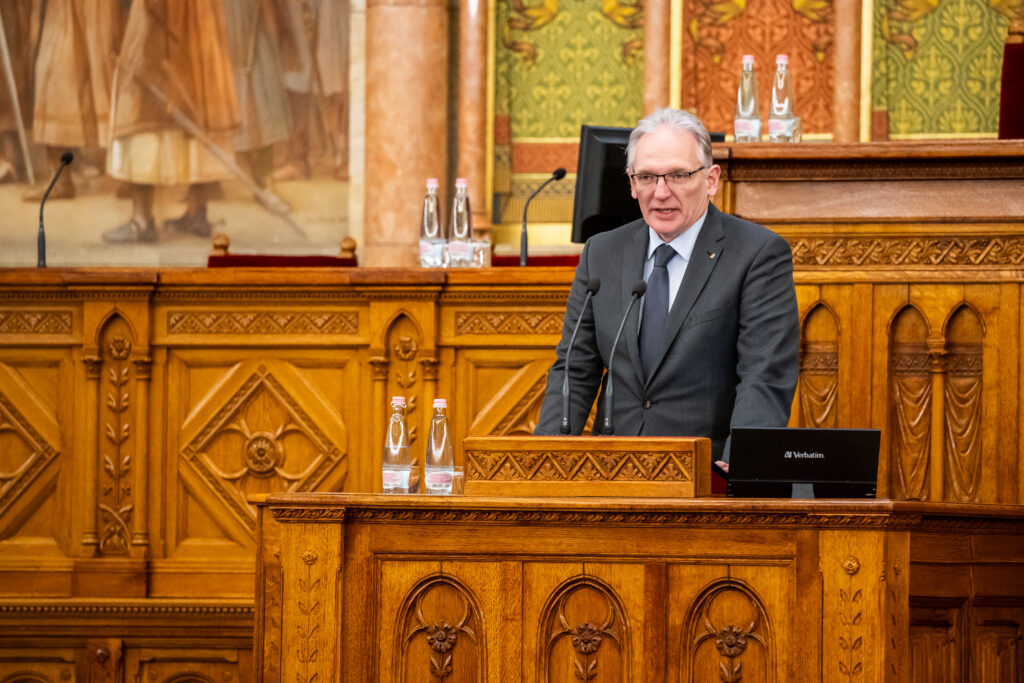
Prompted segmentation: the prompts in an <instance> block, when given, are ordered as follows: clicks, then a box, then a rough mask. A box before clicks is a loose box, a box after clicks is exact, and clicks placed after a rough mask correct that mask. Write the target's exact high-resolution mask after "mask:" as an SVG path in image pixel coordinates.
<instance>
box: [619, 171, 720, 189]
mask: <svg viewBox="0 0 1024 683" xmlns="http://www.w3.org/2000/svg"><path fill="white" fill-rule="evenodd" d="M706 168H707V166H701V167H700V168H698V169H695V170H693V171H671V172H669V173H634V174H632V175H630V176H629V177H630V178H632V179H633V182H635V183H636V184H637V185H639V186H640V187H654V186H656V185H657V184H658V178H664V179H665V184H666V185H685V184H686V181H687V180H689V179H690V176H692V175H694V174H695V173H700V172H701V171H703V170H704V169H706Z"/></svg>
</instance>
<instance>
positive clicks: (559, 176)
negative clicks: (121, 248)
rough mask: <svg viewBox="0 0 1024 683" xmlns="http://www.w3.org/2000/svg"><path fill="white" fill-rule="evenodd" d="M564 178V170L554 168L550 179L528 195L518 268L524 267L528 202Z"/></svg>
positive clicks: (524, 209) (524, 206) (524, 207)
mask: <svg viewBox="0 0 1024 683" xmlns="http://www.w3.org/2000/svg"><path fill="white" fill-rule="evenodd" d="M564 177H565V169H564V168H556V169H555V171H554V173H552V174H551V177H550V178H548V179H547V180H545V181H544V182H543V183H541V184H540V187H538V188H537V189H536V190H534V191H533V194H531V195H530V198H529V199H527V200H526V204H524V205H523V234H522V237H520V238H519V265H520V266H525V265H526V210H527V209H528V208H530V202H532V201H533V198H534V197H536V196H537V195H538V194H540V191H541V190H543V189H544V188H545V187H547V186H548V183H550V182H554V181H555V180H561V179H562V178H564Z"/></svg>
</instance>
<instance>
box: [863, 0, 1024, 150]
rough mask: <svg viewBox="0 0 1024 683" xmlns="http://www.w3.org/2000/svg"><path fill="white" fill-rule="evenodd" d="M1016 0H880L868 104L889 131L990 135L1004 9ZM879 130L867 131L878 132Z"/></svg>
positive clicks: (995, 121) (995, 122)
mask: <svg viewBox="0 0 1024 683" xmlns="http://www.w3.org/2000/svg"><path fill="white" fill-rule="evenodd" d="M1019 6H1020V0H1009V1H1007V0H988V1H986V0H880V1H876V3H875V6H874V39H873V47H874V50H873V53H874V54H873V61H874V65H873V77H872V82H873V85H872V89H871V107H872V110H873V111H874V112H876V117H875V120H876V121H877V120H878V116H877V113H879V112H885V114H886V116H887V119H888V136H886V135H885V134H884V133H885V131H881V133H882V135H881V137H888V138H890V139H901V138H919V137H920V138H923V137H951V138H952V137H970V136H992V137H995V135H996V132H997V131H998V128H999V81H1000V76H1001V72H1002V62H1003V43H1004V41H1005V40H1006V32H1007V27H1008V26H1009V22H1010V16H1012V14H1013V13H1014V12H1016V11H1018V9H1019ZM879 132H880V131H873V133H874V134H875V137H878V134H879Z"/></svg>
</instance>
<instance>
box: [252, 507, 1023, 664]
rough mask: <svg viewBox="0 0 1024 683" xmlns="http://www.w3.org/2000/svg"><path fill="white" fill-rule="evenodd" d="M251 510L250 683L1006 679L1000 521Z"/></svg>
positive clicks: (932, 511)
mask: <svg viewBox="0 0 1024 683" xmlns="http://www.w3.org/2000/svg"><path fill="white" fill-rule="evenodd" d="M258 510H259V514H258V535H259V546H260V551H259V556H258V562H257V583H256V586H257V595H256V632H255V638H256V647H255V653H254V654H255V660H256V672H257V679H258V680H264V681H278V680H283V681H303V682H309V681H314V680H315V681H336V682H346V683H365V682H367V681H382V682H383V681H386V682H388V683H390V682H392V681H396V682H397V681H403V682H405V681H424V682H426V681H430V682H437V681H442V682H443V683H463V682H469V681H472V682H474V683H475V682H478V681H489V682H493V683H508V682H510V681H529V682H538V683H539V682H541V681H545V682H551V683H565V682H566V681H591V682H594V683H606V682H608V681H616V682H618V681H623V682H625V681H633V682H634V683H641V682H650V683H654V682H658V683H661V682H663V681H673V682H685V683H692V682H709V683H710V682H715V683H721V682H722V681H741V680H742V681H743V683H766V682H768V681H776V682H780V683H781V682H783V681H816V682H817V681H827V682H833V683H852V682H860V681H872V682H876V681H887V682H891V683H905V682H907V681H910V682H920V683H925V682H928V683H931V682H933V681H946V680H971V681H993V682H995V681H999V682H1004V681H1007V682H1008V681H1019V680H1021V662H1022V661H1024V658H1022V655H1024V652H1022V641H1021V635H1022V633H1024V582H1021V580H1020V576H1021V572H1022V570H1024V517H1022V510H1021V508H1020V507H1016V506H996V505H955V504H949V503H945V504H943V503H918V502H902V501H888V500H862V501H825V500H818V501H795V500H781V499H779V500H742V499H721V498H696V499H664V498H662V499H653V498H646V499H639V498H583V497H579V498H571V499H566V498H560V499H556V498H542V497H533V498H527V497H517V498H503V497H488V498H484V497H474V496H394V495H393V496H383V495H369V494H365V495H363V494H327V493H294V494H274V495H270V496H267V497H266V498H265V499H263V500H262V501H260V502H258Z"/></svg>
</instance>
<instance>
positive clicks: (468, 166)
mask: <svg viewBox="0 0 1024 683" xmlns="http://www.w3.org/2000/svg"><path fill="white" fill-rule="evenodd" d="M458 87H459V159H458V169H459V170H458V174H459V176H460V177H462V178H465V179H466V180H467V181H469V204H470V208H471V209H472V212H473V230H474V232H476V233H477V234H483V233H487V232H490V227H491V217H490V215H489V214H488V213H487V0H459V86H458Z"/></svg>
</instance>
